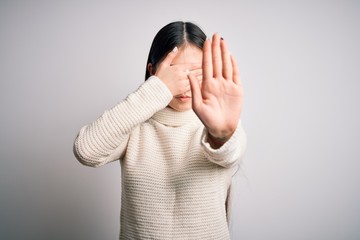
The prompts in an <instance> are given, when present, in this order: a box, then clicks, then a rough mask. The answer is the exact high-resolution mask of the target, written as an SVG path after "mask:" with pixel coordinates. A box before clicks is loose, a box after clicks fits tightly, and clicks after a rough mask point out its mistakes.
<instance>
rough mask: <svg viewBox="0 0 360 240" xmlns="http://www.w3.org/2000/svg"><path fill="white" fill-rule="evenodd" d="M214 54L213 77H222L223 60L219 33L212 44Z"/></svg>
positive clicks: (215, 35)
mask: <svg viewBox="0 0 360 240" xmlns="http://www.w3.org/2000/svg"><path fill="white" fill-rule="evenodd" d="M211 52H212V63H213V68H214V69H213V75H214V77H221V76H222V59H221V49H220V36H219V34H218V33H215V34H214V36H213V38H212V44H211Z"/></svg>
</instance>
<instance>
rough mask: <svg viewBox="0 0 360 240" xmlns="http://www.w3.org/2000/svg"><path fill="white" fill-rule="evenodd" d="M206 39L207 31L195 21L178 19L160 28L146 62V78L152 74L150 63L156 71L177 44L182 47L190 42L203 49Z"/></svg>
mask: <svg viewBox="0 0 360 240" xmlns="http://www.w3.org/2000/svg"><path fill="white" fill-rule="evenodd" d="M205 40H206V35H205V33H204V32H203V31H202V30H201V29H200V28H199V27H198V26H197V25H195V24H194V23H191V22H182V21H178V22H172V23H169V24H167V25H166V26H164V27H163V28H162V29H160V31H159V32H158V33H157V34H156V36H155V38H154V40H153V42H152V45H151V48H150V52H149V57H148V60H147V63H146V73H145V80H146V79H148V78H149V77H150V75H151V73H150V72H149V69H148V65H149V63H151V65H152V66H153V71H154V72H155V71H156V67H157V64H158V63H160V62H161V61H162V60H163V59H164V57H165V56H166V55H167V54H168V53H169V52H170V51H171V50H173V49H174V48H175V47H176V46H177V47H180V46H182V45H184V44H186V43H188V44H193V45H195V46H197V47H198V48H200V49H203V45H204V42H205Z"/></svg>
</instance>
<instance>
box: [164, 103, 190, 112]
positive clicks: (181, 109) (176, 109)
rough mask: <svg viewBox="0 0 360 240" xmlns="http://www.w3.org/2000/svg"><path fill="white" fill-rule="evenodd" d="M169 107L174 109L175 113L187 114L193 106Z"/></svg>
mask: <svg viewBox="0 0 360 240" xmlns="http://www.w3.org/2000/svg"><path fill="white" fill-rule="evenodd" d="M169 107H171V108H172V109H174V110H175V111H178V112H185V111H188V110H190V109H191V105H190V106H189V105H187V106H171V105H169Z"/></svg>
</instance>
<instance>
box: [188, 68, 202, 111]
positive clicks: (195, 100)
mask: <svg viewBox="0 0 360 240" xmlns="http://www.w3.org/2000/svg"><path fill="white" fill-rule="evenodd" d="M188 78H189V80H190V87H191V95H192V108H193V109H200V107H201V103H202V96H201V90H200V82H199V80H198V79H197V78H196V77H195V76H194V75H192V74H189V76H188Z"/></svg>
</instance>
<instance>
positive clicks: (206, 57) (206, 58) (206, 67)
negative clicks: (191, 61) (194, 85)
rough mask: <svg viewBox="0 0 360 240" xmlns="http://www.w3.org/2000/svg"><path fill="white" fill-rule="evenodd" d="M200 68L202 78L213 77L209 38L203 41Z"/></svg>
mask: <svg viewBox="0 0 360 240" xmlns="http://www.w3.org/2000/svg"><path fill="white" fill-rule="evenodd" d="M202 68H203V75H204V79H210V78H212V77H213V66H212V57H211V42H210V40H209V39H206V40H205V42H204V47H203V59H202Z"/></svg>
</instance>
